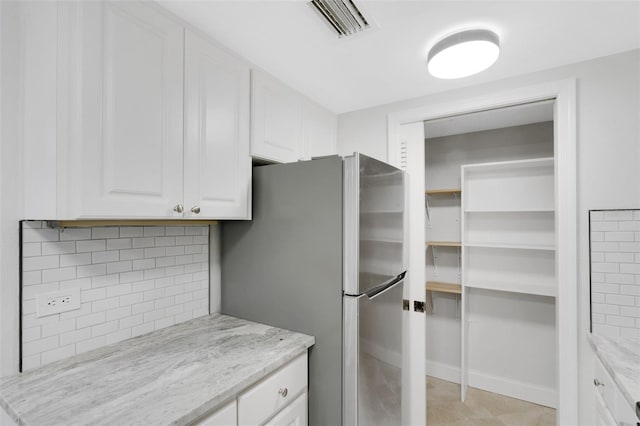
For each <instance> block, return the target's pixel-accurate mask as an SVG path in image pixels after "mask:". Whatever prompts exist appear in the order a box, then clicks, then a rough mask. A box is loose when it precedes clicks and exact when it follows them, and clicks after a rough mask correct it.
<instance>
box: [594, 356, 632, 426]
mask: <svg viewBox="0 0 640 426" xmlns="http://www.w3.org/2000/svg"><path fill="white" fill-rule="evenodd" d="M593 385H594V388H595V389H594V390H595V392H594V398H595V411H596V424H597V425H598V426H616V425H624V426H635V425H637V424H640V419H639V418H638V417H637V416H636V414H635V413H634V411H633V408H632V407H631V405H630V404H629V402H628V401H627V399H626V398H625V397H624V395H623V394H622V392H621V391H620V389H619V388H618V385H616V383H615V382H614V381H613V378H612V377H611V375H610V374H609V372H607V370H605V368H604V365H603V364H602V362H601V361H600V359H599V358H598V357H597V356H596V359H595V374H594V379H593Z"/></svg>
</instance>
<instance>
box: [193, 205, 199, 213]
mask: <svg viewBox="0 0 640 426" xmlns="http://www.w3.org/2000/svg"><path fill="white" fill-rule="evenodd" d="M191 212H192V213H195V214H199V213H200V207H198V206H193V207H191Z"/></svg>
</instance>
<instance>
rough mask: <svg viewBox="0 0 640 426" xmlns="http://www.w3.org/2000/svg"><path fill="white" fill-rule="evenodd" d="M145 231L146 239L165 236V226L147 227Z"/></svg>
mask: <svg viewBox="0 0 640 426" xmlns="http://www.w3.org/2000/svg"><path fill="white" fill-rule="evenodd" d="M143 229H144V236H145V237H161V236H164V235H165V233H164V226H145V227H144V228H143Z"/></svg>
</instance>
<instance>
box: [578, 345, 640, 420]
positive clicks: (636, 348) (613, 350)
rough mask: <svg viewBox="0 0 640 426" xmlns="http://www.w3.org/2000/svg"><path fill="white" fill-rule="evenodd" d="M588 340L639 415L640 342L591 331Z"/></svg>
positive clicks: (639, 415)
mask: <svg viewBox="0 0 640 426" xmlns="http://www.w3.org/2000/svg"><path fill="white" fill-rule="evenodd" d="M588 340H589V343H590V344H591V347H592V348H593V350H594V351H595V353H596V355H598V358H600V361H602V365H603V366H604V368H605V369H606V370H607V371H608V372H609V374H610V375H611V377H612V378H613V381H614V382H616V384H617V385H618V387H619V388H620V391H621V392H622V394H623V395H624V397H625V399H626V400H627V401H628V402H629V405H630V406H631V408H632V409H633V411H634V412H635V413H636V415H637V416H638V417H640V342H638V341H636V340H632V339H623V338H620V337H608V336H598V335H595V334H591V333H590V334H589V335H588Z"/></svg>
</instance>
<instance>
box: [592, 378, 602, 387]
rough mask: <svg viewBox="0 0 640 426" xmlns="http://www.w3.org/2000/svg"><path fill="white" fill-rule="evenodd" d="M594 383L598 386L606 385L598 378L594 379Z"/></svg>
mask: <svg viewBox="0 0 640 426" xmlns="http://www.w3.org/2000/svg"><path fill="white" fill-rule="evenodd" d="M593 384H594V385H596V386H604V383H602V382H601V381H600V380H598V379H593Z"/></svg>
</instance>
